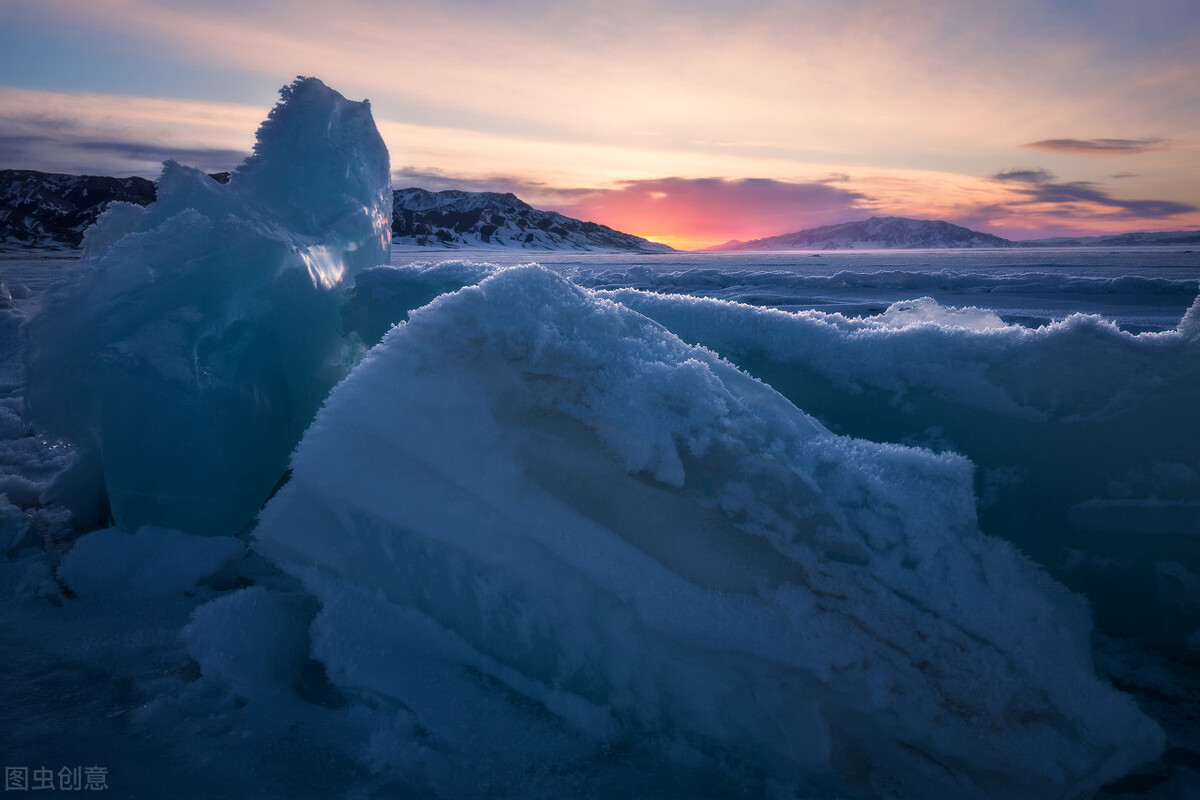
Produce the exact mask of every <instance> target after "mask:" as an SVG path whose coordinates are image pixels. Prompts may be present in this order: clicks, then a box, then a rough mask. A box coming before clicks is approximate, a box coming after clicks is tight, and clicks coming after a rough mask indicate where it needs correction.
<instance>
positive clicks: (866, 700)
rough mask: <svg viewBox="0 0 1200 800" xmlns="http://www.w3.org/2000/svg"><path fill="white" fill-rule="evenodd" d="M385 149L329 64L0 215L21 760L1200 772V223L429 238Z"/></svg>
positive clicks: (160, 775)
mask: <svg viewBox="0 0 1200 800" xmlns="http://www.w3.org/2000/svg"><path fill="white" fill-rule="evenodd" d="M297 164H301V165H319V166H315V167H313V169H311V170H309V171H304V170H300V169H296V168H295V165H297ZM387 176H388V154H387V152H386V150H385V149H383V147H382V143H381V142H380V141H379V138H378V134H377V133H375V130H374V125H373V123H372V122H371V117H370V110H369V107H368V106H366V104H363V103H353V102H350V101H347V100H345V98H342V97H341V96H340V95H338V94H337V93H336V92H333V91H332V90H330V89H328V88H327V87H325V86H324V85H323V84H320V82H318V81H312V80H306V81H298V82H297V83H296V84H293V86H291V87H289V88H288V89H287V90H285V92H284V100H283V102H281V104H280V106H278V107H277V108H276V110H275V111H273V112H272V114H271V117H270V119H268V121H267V122H266V123H264V125H263V127H262V129H260V131H259V143H258V146H257V147H256V150H255V155H254V156H253V157H252V158H251V159H250V160H248V161H247V162H246V164H244V165H243V166H242V167H241V168H240V169H239V170H238V172H236V173H235V174H234V176H233V179H232V180H231V181H230V183H229V184H228V185H227V186H225V185H221V184H217V183H215V182H213V181H210V180H209V179H208V178H207V177H206V176H204V175H203V174H201V173H199V172H197V171H194V170H190V169H188V168H186V167H182V166H179V165H174V164H168V165H167V166H166V168H165V169H164V173H163V178H162V180H161V181H160V184H159V198H160V199H159V201H158V202H157V203H156V204H154V205H152V206H150V207H148V208H147V209H144V210H143V209H137V208H134V207H125V208H123V209H120V210H117V211H115V212H111V213H110V214H109V215H108V216H107V217H105V218H104V219H102V221H101V222H100V223H99V224H98V226H97V229H95V230H94V231H93V232H92V233H91V234H89V238H88V240H87V242H86V247H85V251H84V256H83V259H82V260H81V261H80V260H75V259H71V258H63V257H61V256H60V255H53V256H51V255H49V254H46V256H45V257H38V256H37V255H36V254H32V255H31V254H29V253H20V254H17V253H10V254H4V255H3V256H2V257H0V280H3V281H4V284H5V287H6V289H7V293H8V296H7V297H3V296H0V301H2V302H0V305H3V306H4V307H3V308H0V359H2V360H0V381H2V383H3V386H2V389H0V491H2V492H3V493H4V494H3V498H0V537H2V540H0V541H3V545H4V556H3V559H2V560H0V596H2V597H3V600H2V601H0V652H2V654H3V659H2V661H0V663H3V665H4V666H3V670H4V671H3V677H4V680H3V681H2V682H0V686H2V688H0V755H2V756H3V760H4V762H5V765H6V766H13V767H21V766H25V767H29V768H30V769H31V770H32V769H35V768H38V767H42V766H46V767H52V768H53V769H54V770H58V769H59V768H60V767H63V766H71V767H73V766H75V765H82V766H101V767H103V768H104V769H105V770H106V777H107V783H108V786H109V788H110V791H111V792H112V793H113V795H114V796H121V797H157V796H164V795H169V796H174V797H196V798H205V797H229V796H255V797H281V798H282V797H353V798H360V797H422V798H423V797H447V798H460V797H461V798H467V797H512V798H527V797H556V798H560V797H596V798H603V797H613V796H628V797H654V798H692V797H763V796H770V797H799V798H834V797H852V798H853V797H862V798H869V797H896V798H932V797H963V798H972V797H980V798H1009V797H1023V798H1026V797H1028V798H1040V797H1044V798H1075V797H1092V796H1100V797H1132V796H1137V797H1159V798H1167V797H1180V798H1182V797H1188V796H1195V795H1196V794H1197V793H1200V674H1198V672H1197V668H1198V667H1200V455H1198V453H1200V450H1198V448H1197V445H1198V444H1200V417H1198V416H1197V414H1196V413H1195V409H1196V408H1197V407H1198V406H1200V300H1197V294H1198V292H1200V257H1198V256H1197V254H1196V253H1194V252H1191V251H1186V250H1182V249H1167V248H1164V249H1144V250H1127V251H1108V250H1100V251H1097V250H1084V249H1079V250H1056V251H1053V252H1049V251H970V252H959V251H936V252H935V251H923V252H890V253H889V252H871V253H863V254H859V253H819V254H809V253H793V254H754V255H750V256H741V255H723V254H713V255H706V254H682V253H681V254H652V255H629V254H621V255H616V254H613V255H579V254H568V253H531V252H512V251H486V252H485V251H476V252H471V253H466V254H464V253H463V252H458V253H437V252H435V253H430V252H429V251H405V250H401V249H390V250H389V248H388V247H387V235H386V231H387V227H386V213H387V212H386V204H387V203H388V195H387V179H388V178H387ZM533 262H536V263H533Z"/></svg>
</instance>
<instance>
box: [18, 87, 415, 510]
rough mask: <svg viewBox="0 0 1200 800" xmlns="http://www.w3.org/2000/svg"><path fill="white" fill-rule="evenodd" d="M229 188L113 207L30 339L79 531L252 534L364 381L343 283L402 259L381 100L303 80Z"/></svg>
mask: <svg viewBox="0 0 1200 800" xmlns="http://www.w3.org/2000/svg"><path fill="white" fill-rule="evenodd" d="M281 95H282V100H281V102H280V103H279V105H278V106H276V107H275V109H274V110H272V111H271V113H270V116H269V118H268V119H267V120H266V121H265V122H264V123H263V124H262V126H261V127H260V128H259V131H258V142H257V144H256V145H255V149H254V153H253V155H251V156H250V157H249V158H248V159H247V160H246V161H245V163H243V164H242V166H241V167H239V168H238V169H237V171H236V172H234V174H233V176H232V179H231V180H230V182H229V184H228V185H221V184H218V183H216V182H215V181H213V180H211V179H210V178H209V177H208V176H207V175H205V174H204V173H202V172H200V171H198V170H194V169H191V168H188V167H183V166H180V165H178V164H175V163H173V162H167V163H166V164H165V165H164V167H163V172H162V175H161V177H160V178H159V180H158V200H157V201H156V202H155V203H153V204H152V205H150V206H149V207H147V208H145V209H142V208H139V207H137V206H133V205H129V204H117V205H115V206H113V207H112V208H111V209H110V210H109V211H108V212H107V213H106V214H105V215H104V216H103V217H102V218H101V220H100V221H99V222H98V223H97V225H96V226H95V227H94V228H92V229H91V230H90V231H89V232H88V235H87V238H86V241H85V253H84V258H83V265H82V266H83V268H82V269H81V271H80V272H81V276H80V278H79V280H77V281H76V282H75V284H74V285H73V286H71V287H70V288H69V290H68V291H67V292H66V293H65V294H64V295H63V296H62V297H60V298H59V299H58V300H57V302H56V303H54V304H53V305H52V306H51V307H49V308H47V309H46V311H45V312H44V313H43V315H42V316H41V317H39V318H38V319H37V320H36V324H35V326H34V328H33V330H32V332H31V337H30V338H31V347H30V355H29V363H30V367H29V391H28V399H27V402H28V407H29V413H30V415H31V417H32V418H33V419H34V420H35V421H36V422H37V423H38V424H39V425H41V426H42V427H43V429H45V430H47V431H49V432H52V433H53V434H55V435H58V436H60V437H62V438H64V439H67V440H69V441H70V442H72V443H73V444H74V445H76V447H77V458H76V462H75V465H74V467H73V469H72V471H71V473H70V474H69V475H68V476H66V477H65V478H64V479H63V480H62V481H60V482H59V485H58V486H57V487H56V493H57V496H58V498H59V499H60V500H62V501H64V502H66V503H67V504H69V505H70V506H72V509H73V511H74V512H75V514H76V519H77V521H78V522H79V524H80V525H81V526H86V525H88V524H95V523H96V522H99V521H101V520H102V519H103V517H104V515H105V513H106V511H107V510H108V509H107V508H106V507H105V500H107V503H108V504H110V507H111V513H112V516H113V518H114V519H115V520H116V522H117V523H118V524H119V525H120V526H121V527H123V528H125V529H126V530H136V529H138V528H140V527H142V526H143V525H157V526H164V527H171V528H178V529H181V530H185V531H189V532H199V533H210V534H212V533H215V534H228V533H234V532H236V531H238V530H239V529H240V528H242V527H243V526H244V525H245V524H246V523H248V522H249V521H250V520H251V519H252V518H253V515H254V513H255V512H256V511H257V509H258V508H259V506H260V505H261V503H262V502H263V501H264V500H265V499H266V497H267V496H268V495H269V493H270V491H271V489H272V487H273V486H274V484H275V483H276V482H277V481H278V480H279V478H280V476H281V475H282V473H283V471H284V469H285V467H286V464H287V457H288V454H289V453H290V452H291V450H292V448H293V447H294V446H295V444H296V442H297V441H298V440H299V438H300V435H301V434H302V433H303V431H304V429H305V428H306V427H307V426H308V423H309V421H310V420H311V419H312V416H313V414H314V413H315V412H316V410H317V408H318V407H319V406H320V403H321V401H322V400H323V399H324V398H325V395H326V394H327V392H328V390H329V388H330V387H331V386H333V384H334V383H335V382H336V381H337V380H338V379H340V378H341V377H342V376H343V375H344V374H345V372H346V370H347V368H348V365H349V360H350V359H349V357H348V354H347V351H346V346H345V342H344V340H343V337H342V332H341V321H340V316H339V315H340V312H339V308H340V302H341V296H340V293H339V291H338V290H339V287H340V286H341V285H342V283H343V282H344V281H345V280H346V279H348V278H351V277H352V276H353V275H354V274H355V273H356V272H357V271H359V270H360V269H362V268H364V267H367V266H371V265H374V264H378V263H381V262H383V261H386V259H387V252H388V242H389V227H388V224H389V217H390V208H391V198H390V196H389V191H388V178H389V174H388V154H387V149H386V148H385V146H384V144H383V141H382V139H381V138H380V136H379V134H378V132H377V131H376V129H375V124H374V122H373V120H372V118H371V112H370V108H369V106H368V105H367V103H365V102H362V103H355V102H350V101H348V100H346V99H345V98H344V97H342V96H341V95H340V94H338V93H337V92H335V91H333V90H331V89H329V88H328V87H326V86H325V85H324V84H322V83H321V82H320V81H318V80H316V79H312V78H300V79H297V80H296V81H295V82H294V83H293V84H291V85H290V86H288V87H285V88H284V89H283V90H282V92H281Z"/></svg>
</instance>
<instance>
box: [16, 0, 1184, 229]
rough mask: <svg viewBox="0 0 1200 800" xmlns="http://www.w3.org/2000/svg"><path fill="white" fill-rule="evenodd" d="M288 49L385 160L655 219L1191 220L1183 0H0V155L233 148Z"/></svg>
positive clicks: (78, 159) (215, 161)
mask: <svg viewBox="0 0 1200 800" xmlns="http://www.w3.org/2000/svg"><path fill="white" fill-rule="evenodd" d="M296 75H313V76H316V77H319V78H321V79H322V80H324V81H325V82H326V83H328V84H329V85H330V86H332V87H334V88H335V89H337V90H339V91H340V92H342V93H343V94H344V95H346V96H347V97H350V98H352V99H362V98H369V99H370V100H371V104H372V108H373V110H374V114H375V118H376V121H377V122H378V124H379V128H380V130H381V132H382V133H383V136H384V138H385V140H386V141H387V144H388V147H389V150H390V151H391V158H392V168H393V186H394V187H395V188H403V187H407V186H422V187H424V188H427V189H446V188H459V189H468V190H497V191H512V192H515V193H516V194H517V195H518V196H519V197H521V198H522V199H524V200H526V201H528V202H529V203H531V204H532V205H534V206H536V207H538V208H546V209H553V210H556V211H561V212H562V213H564V214H568V215H570V216H574V217H579V218H581V219H589V220H594V221H596V222H601V223H603V224H606V225H610V226H612V227H614V228H617V229H620V230H624V231H628V232H630V233H635V234H638V235H641V236H646V237H649V238H652V239H656V240H658V241H663V242H666V243H668V244H672V245H675V246H677V247H689V248H690V247H701V246H705V245H711V244H717V243H720V242H724V241H726V240H728V239H733V238H737V239H750V238H756V237H761V236H769V235H774V234H779V233H786V232H789V231H795V230H800V229H803V228H808V227H813V226H815V225H823V224H828V223H834V222H845V221H850V220H856V219H865V218H867V217H869V216H874V215H885V214H895V215H901V216H910V217H917V218H928V219H945V220H948V221H951V222H955V223H958V224H962V225H966V226H968V227H971V228H975V229H977V230H984V231H988V232H992V233H997V234H1000V235H1002V236H1007V237H1009V238H1016V239H1023V238H1033V237H1039V236H1051V235H1058V234H1089V233H1104V232H1116V231H1131V230H1179V229H1197V228H1200V2H1197V0H1138V2H1133V0H1097V1H1096V2H1087V1H1086V0H1042V1H1041V2H1034V1H1033V0H1006V1H1005V2H995V0H989V1H988V2H976V1H975V0H957V1H953V0H947V1H945V2H942V1H941V0H919V2H908V1H907V0H891V1H886V2H885V1H884V0H863V1H862V2H856V1H855V0H841V1H835V0H790V1H787V2H782V1H781V2H764V1H761V0H746V1H745V2H737V3H731V2H728V0H723V1H722V2H710V0H689V2H675V1H673V0H637V1H636V2H625V1H624V0H604V1H603V2H592V0H583V1H582V2H575V1H574V0H568V1H567V2H564V0H555V1H554V2H543V1H542V0H512V1H511V2H506V3H497V2H483V1H482V0H474V1H472V0H441V1H440V2H437V3H433V2H425V3H413V2H385V1H384V0H339V2H328V1H327V0H326V1H325V2H310V1H309V0H289V2H277V1H276V0H236V1H235V0H207V1H206V2H197V0H38V1H37V2H17V0H0V168H13V169H40V170H46V171H54V172H82V173H90V174H107V175H129V174H139V175H145V176H147V177H154V176H155V175H156V174H157V172H158V167H159V164H160V162H161V161H162V160H163V159H166V158H174V159H175V160H177V161H180V162H182V163H185V164H191V165H194V166H198V167H201V168H203V169H207V170H209V171H215V170H222V169H230V168H232V167H234V166H236V165H237V163H238V162H239V161H240V160H241V159H242V157H244V155H245V154H246V153H247V152H248V151H249V149H250V146H251V144H252V142H253V136H254V131H255V128H256V127H257V125H258V123H259V122H260V121H261V120H262V118H263V117H264V116H265V114H266V111H267V110H268V109H269V108H270V107H271V105H273V104H274V102H275V99H276V97H277V94H276V93H277V91H278V89H279V87H280V86H282V85H284V84H286V83H289V82H290V81H291V80H292V78H293V77H295V76H296Z"/></svg>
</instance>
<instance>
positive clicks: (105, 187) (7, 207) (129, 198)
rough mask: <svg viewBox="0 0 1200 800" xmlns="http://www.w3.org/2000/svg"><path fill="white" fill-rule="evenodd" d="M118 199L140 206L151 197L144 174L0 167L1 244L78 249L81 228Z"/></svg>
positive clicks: (87, 225) (150, 189) (148, 182)
mask: <svg viewBox="0 0 1200 800" xmlns="http://www.w3.org/2000/svg"><path fill="white" fill-rule="evenodd" d="M119 200H123V201H125V202H129V203H136V204H138V205H140V206H144V205H146V204H147V203H150V202H151V201H152V200H154V184H153V183H152V182H151V181H148V180H146V179H145V178H106V177H101V176H97V175H61V174H57V173H48V172H34V171H33V170H17V169H6V170H0V244H10V245H13V244H15V245H18V246H23V247H55V246H57V247H78V246H79V245H80V243H81V242H82V241H83V232H84V231H85V230H87V228H88V227H89V226H91V224H92V223H94V222H95V221H96V218H97V217H99V216H100V214H101V213H102V212H103V211H104V209H106V208H108V206H109V205H110V204H111V203H113V202H115V201H119Z"/></svg>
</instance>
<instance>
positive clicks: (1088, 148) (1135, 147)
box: [1021, 139, 1171, 156]
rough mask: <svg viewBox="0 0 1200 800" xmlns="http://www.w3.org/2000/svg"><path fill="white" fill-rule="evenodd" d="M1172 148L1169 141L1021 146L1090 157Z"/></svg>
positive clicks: (1053, 142) (1080, 141)
mask: <svg viewBox="0 0 1200 800" xmlns="http://www.w3.org/2000/svg"><path fill="white" fill-rule="evenodd" d="M1170 146H1171V145H1170V140H1169V139H1042V140H1041V141H1039V142H1028V143H1026V144H1023V145H1021V147H1029V148H1032V149H1034V150H1049V151H1051V152H1054V153H1076V154H1079V155H1089V156H1097V155H1131V154H1133V153H1144V152H1146V151H1147V150H1166V149H1168V148H1169V147H1170Z"/></svg>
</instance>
